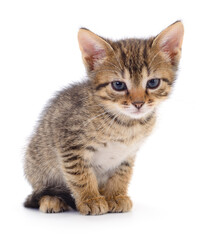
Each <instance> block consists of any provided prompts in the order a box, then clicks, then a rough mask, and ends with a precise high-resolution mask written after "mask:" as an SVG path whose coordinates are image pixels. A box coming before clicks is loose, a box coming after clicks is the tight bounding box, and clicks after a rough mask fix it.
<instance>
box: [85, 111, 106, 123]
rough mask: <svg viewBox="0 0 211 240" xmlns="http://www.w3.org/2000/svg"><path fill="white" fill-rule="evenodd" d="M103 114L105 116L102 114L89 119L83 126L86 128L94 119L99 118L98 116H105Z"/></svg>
mask: <svg viewBox="0 0 211 240" xmlns="http://www.w3.org/2000/svg"><path fill="white" fill-rule="evenodd" d="M105 114H106V112H103V113H101V114H98V115H97V116H95V117H93V118H91V119H89V120H88V121H87V122H86V124H85V125H84V126H86V125H87V124H88V123H90V122H91V121H93V120H94V119H96V118H97V117H100V116H102V115H105Z"/></svg>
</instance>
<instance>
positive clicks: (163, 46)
mask: <svg viewBox="0 0 211 240" xmlns="http://www.w3.org/2000/svg"><path fill="white" fill-rule="evenodd" d="M183 35H184V27H183V24H182V22H181V21H177V22H175V23H173V24H172V25H170V26H169V27H167V28H166V29H164V30H163V31H162V32H161V33H160V34H159V35H158V36H157V37H156V38H155V40H154V42H153V45H155V46H157V47H158V48H159V50H160V51H161V52H163V53H164V55H165V57H166V58H167V59H168V60H170V61H171V63H172V64H175V63H177V62H178V61H179V59H180V55H181V48H182V42H183Z"/></svg>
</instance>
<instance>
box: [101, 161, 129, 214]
mask: <svg viewBox="0 0 211 240" xmlns="http://www.w3.org/2000/svg"><path fill="white" fill-rule="evenodd" d="M133 163H134V159H133V158H131V159H128V160H127V161H125V162H123V163H122V164H121V165H120V166H119V168H118V169H117V170H116V172H115V173H114V175H113V176H112V177H110V178H109V180H108V182H107V183H106V185H105V187H104V188H103V189H101V190H100V191H101V193H102V194H103V195H104V196H105V198H106V200H107V203H108V206H109V212H128V211H130V209H131V208H132V201H131V200H130V198H129V197H128V196H127V189H128V184H129V182H130V179H131V175H132V168H133Z"/></svg>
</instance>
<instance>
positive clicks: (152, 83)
mask: <svg viewBox="0 0 211 240" xmlns="http://www.w3.org/2000/svg"><path fill="white" fill-rule="evenodd" d="M159 85H160V79H159V78H153V79H151V80H149V81H148V82H147V88H150V89H155V88H157V87H158V86H159Z"/></svg>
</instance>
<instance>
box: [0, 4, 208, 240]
mask: <svg viewBox="0 0 211 240" xmlns="http://www.w3.org/2000/svg"><path fill="white" fill-rule="evenodd" d="M209 4H210V3H209V1H208V0H207V1H205V0H201V1H194V0H192V1H185V0H183V1H181V0H177V1H170V0H166V1H164V0H159V1H157V0H154V1H147V0H139V1H138V0H137V1H135V0H130V1H123V0H121V1H115V0H113V1H110V0H104V1H100V0H98V1H97V0H96V1H92V0H87V1H81V0H77V1H62V0H61V1H53V0H50V1H45V0H36V1H30V0H26V1H22V0H20V1H10V0H5V1H4V0H1V1H0V114H1V115H0V116H1V117H0V121H1V124H0V141H1V142H0V146H1V151H0V153H1V154H0V156H1V159H0V161H1V162H0V189H1V191H0V194H1V195H0V203H1V204H0V206H1V210H0V216H1V220H2V221H3V222H2V223H1V230H0V238H1V239H17V238H18V239H23V240H25V239H116V238H118V239H128V238H129V239H143V240H145V239H146V240H147V239H162V240H164V239H168V240H172V239H180V240H183V239H185V240H187V239H191V240H192V239H200V240H201V239H203V240H207V239H209V240H210V239H211V153H210V152H211V150H210V148H211V146H210V138H211V127H210V125H211V116H210V109H211V108H210V104H211V101H210V93H211V74H210V68H211V67H210V66H211V63H210V59H211V57H210V55H211V44H210V41H211V30H210V29H211V14H210V5H209ZM178 19H181V20H182V21H183V23H184V26H185V38H184V45H183V55H182V60H181V64H180V71H179V74H178V80H177V83H176V85H175V89H174V92H173V94H172V96H171V98H170V100H168V101H167V102H166V103H164V104H163V105H162V106H161V108H160V111H159V120H158V124H157V127H156V130H155V131H154V133H153V134H152V136H150V137H149V139H148V140H147V141H146V143H145V144H144V146H143V147H142V149H141V150H140V151H139V154H138V156H137V161H136V165H135V169H134V176H133V179H132V182H131V185H130V191H129V193H130V196H131V197H132V199H133V202H134V207H133V209H132V211H131V212H129V213H126V214H107V215H103V216H81V215H79V214H78V213H71V212H68V213H63V214H54V215H52V214H42V213H40V212H38V211H37V210H28V209H24V208H23V206H22V203H23V201H24V199H25V197H26V196H27V195H28V194H29V193H30V192H31V188H30V186H29V184H28V183H27V182H26V180H25V179H24V174H23V153H24V146H25V145H26V143H27V138H28V137H29V136H30V134H31V132H32V129H33V126H34V125H35V123H36V121H37V119H38V116H39V113H40V112H41V110H42V109H43V106H44V105H45V103H46V102H47V100H48V99H49V98H50V97H51V96H52V95H53V93H55V91H57V90H60V89H61V88H62V87H63V86H66V85H67V84H68V83H71V82H73V81H80V79H81V78H82V77H83V76H85V71H84V67H83V65H82V61H81V55H80V51H79V48H78V43H77V31H78V29H79V28H80V27H82V26H83V27H86V28H89V29H90V30H92V31H94V32H96V33H97V34H99V35H102V36H104V37H110V38H112V39H119V38H124V37H148V36H151V35H156V34H158V33H159V32H160V31H161V30H162V29H164V28H165V27H167V26H168V25H170V24H172V23H173V22H175V21H176V20H178ZM2 236H4V237H2Z"/></svg>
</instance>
